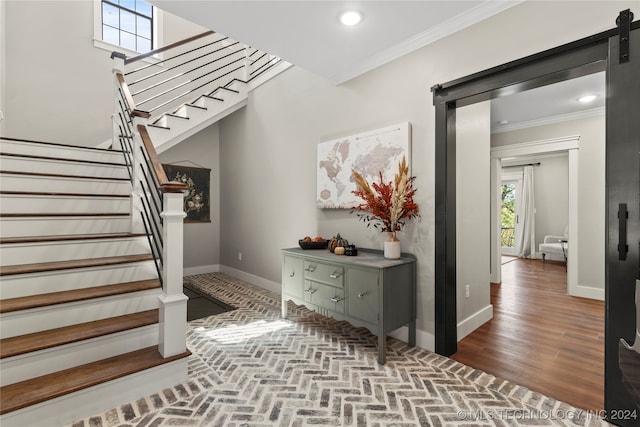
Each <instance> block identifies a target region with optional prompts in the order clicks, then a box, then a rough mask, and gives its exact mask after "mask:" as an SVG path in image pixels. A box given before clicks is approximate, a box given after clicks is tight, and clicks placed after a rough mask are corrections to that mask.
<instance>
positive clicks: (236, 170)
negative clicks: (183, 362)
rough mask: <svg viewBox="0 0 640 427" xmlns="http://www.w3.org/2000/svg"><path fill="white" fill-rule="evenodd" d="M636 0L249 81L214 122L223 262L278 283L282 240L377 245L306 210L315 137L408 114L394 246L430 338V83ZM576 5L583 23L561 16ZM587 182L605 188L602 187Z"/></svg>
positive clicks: (525, 10) (330, 217) (611, 14)
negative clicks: (404, 201)
mask: <svg viewBox="0 0 640 427" xmlns="http://www.w3.org/2000/svg"><path fill="white" fill-rule="evenodd" d="M634 3H635V2H629V1H627V2H609V1H607V2H605V1H598V2H524V3H522V4H520V5H518V6H516V7H514V8H512V9H510V10H508V11H506V12H503V13H502V14H500V15H498V16H495V17H493V18H491V19H489V20H487V21H485V22H481V23H479V24H476V25H474V26H472V27H470V28H467V29H465V30H463V31H461V32H459V33H456V34H454V35H451V36H449V37H446V38H444V39H442V40H440V41H438V42H436V43H434V44H432V45H430V46H427V47H425V48H423V49H420V50H418V51H416V52H414V53H411V54H408V55H406V56H404V57H402V58H399V59H398V60H395V61H393V62H392V63H389V64H387V65H384V66H381V67H379V68H377V69H375V70H373V71H371V72H369V73H366V74H364V75H362V76H360V77H358V78H356V79H353V80H351V81H349V82H346V83H344V84H342V85H340V86H337V87H336V86H332V85H331V84H329V83H328V82H327V81H325V80H323V79H322V78H320V77H318V76H316V75H314V74H312V73H310V72H307V71H305V70H303V69H300V68H296V67H294V68H292V69H290V70H288V71H287V72H285V73H284V74H282V75H280V76H278V77H277V78H275V79H274V80H272V81H270V82H268V83H267V84H266V85H264V86H262V87H260V88H258V89H257V90H256V91H255V92H254V93H253V95H252V97H251V98H250V100H249V105H248V106H247V107H246V108H245V109H244V110H242V111H239V112H237V113H235V114H234V115H233V116H231V117H228V118H226V119H224V120H223V121H222V123H221V125H220V158H221V161H222V163H221V165H220V168H221V174H222V176H221V187H222V192H221V201H220V205H221V222H222V224H223V226H222V229H221V239H222V241H221V247H222V248H224V249H223V250H222V253H221V264H223V265H226V266H229V267H231V268H234V269H237V270H242V271H244V272H246V273H248V274H251V275H254V276H257V277H261V278H264V279H266V280H270V281H273V282H276V283H279V282H280V269H281V254H280V252H279V250H280V248H284V247H292V246H296V244H297V240H298V239H299V238H301V237H303V236H305V235H307V234H308V235H315V234H321V235H323V236H327V237H328V236H332V235H334V234H335V233H338V232H339V233H341V234H342V235H343V236H344V237H346V238H347V239H349V240H350V241H352V242H354V243H355V244H356V245H358V246H361V247H374V248H380V247H381V245H382V240H383V236H382V235H380V234H379V233H376V232H375V231H371V230H369V229H367V228H366V227H365V225H364V224H362V223H359V222H358V221H357V218H356V217H355V216H354V215H352V214H350V213H349V211H347V210H321V209H317V208H316V207H315V203H314V195H315V191H316V188H315V186H316V169H315V161H316V146H317V144H318V143H320V142H322V141H325V140H328V139H332V138H337V137H340V136H344V135H353V134H354V133H358V132H361V131H366V130H370V129H375V128H378V127H382V126H386V125H391V124H394V123H398V122H401V121H410V122H411V123H412V141H413V148H412V151H413V160H412V163H413V169H412V173H413V174H415V175H416V176H417V179H416V182H415V183H416V186H417V188H418V192H417V194H416V199H417V202H418V203H419V204H420V207H421V209H422V219H421V221H418V222H413V223H411V224H410V226H409V227H407V229H406V230H405V231H402V232H401V233H400V239H401V240H402V245H403V248H404V249H403V250H406V251H408V252H412V253H414V254H416V256H417V257H418V261H419V263H418V274H419V281H418V301H417V306H418V329H419V333H418V343H419V345H421V346H425V347H432V343H433V341H432V338H433V335H432V334H433V331H434V321H433V304H434V300H433V298H434V274H433V270H434V264H433V258H434V253H433V248H434V241H433V234H434V217H433V208H434V174H433V170H434V108H433V106H432V98H431V93H430V91H429V88H430V87H431V86H432V85H434V84H436V83H442V82H446V81H449V80H452V79H455V78H457V77H461V76H464V75H467V74H470V73H473V72H477V71H480V70H483V69H486V68H489V67H492V66H496V65H498V64H501V63H504V62H507V61H510V60H514V59H517V58H520V57H523V56H526V55H528V54H533V53H536V52H538V51H541V50H544V49H548V48H552V47H555V46H558V45H560V44H563V43H567V42H570V41H572V40H575V39H578V38H581V37H585V36H588V35H591V34H593V33H597V32H600V31H604V30H607V29H610V28H611V27H613V26H614V21H615V18H616V16H617V15H618V12H619V11H620V10H622V9H625V8H627V7H631V6H632V5H633V4H634ZM576 10H580V25H569V26H568V25H566V22H567V21H566V17H567V16H575V11H576ZM510 29H513V30H514V31H509V30H510ZM505 32H508V37H505ZM585 167H586V166H585ZM593 191H599V192H600V193H601V194H600V196H598V197H604V190H603V189H595V188H594V190H593ZM585 244H587V243H586V242H585ZM238 252H242V253H243V258H242V261H239V260H238V256H237V253H238ZM596 256H597V255H596ZM600 259H603V258H602V257H601V258H600ZM473 314H474V312H466V313H465V312H462V313H460V314H459V316H460V318H467V317H469V316H471V315H473Z"/></svg>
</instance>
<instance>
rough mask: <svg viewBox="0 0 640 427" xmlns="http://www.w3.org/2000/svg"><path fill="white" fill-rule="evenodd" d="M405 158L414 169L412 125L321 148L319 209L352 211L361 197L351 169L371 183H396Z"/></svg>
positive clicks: (333, 143)
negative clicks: (380, 173) (354, 192)
mask: <svg viewBox="0 0 640 427" xmlns="http://www.w3.org/2000/svg"><path fill="white" fill-rule="evenodd" d="M403 156H405V157H406V159H407V163H408V164H409V165H411V123H409V122H405V123H400V124H397V125H394V126H388V127H385V128H381V129H376V130H372V131H369V132H364V133H361V134H358V135H353V136H346V137H343V138H338V139H334V140H331V141H326V142H321V143H320V144H318V178H317V193H316V205H317V206H318V207H319V208H330V209H351V208H352V207H354V206H356V205H357V204H358V203H359V202H358V200H359V199H358V197H356V196H355V195H354V194H353V193H352V191H353V190H355V189H356V184H355V182H354V180H353V175H352V173H351V169H352V168H353V169H355V170H357V171H358V172H359V173H360V174H361V175H362V176H363V177H364V178H365V179H366V180H367V181H368V182H374V181H375V182H378V180H379V177H378V175H379V172H380V171H382V176H383V179H384V181H385V182H389V181H393V179H394V174H395V173H396V171H397V169H398V163H399V162H401V161H402V157H403Z"/></svg>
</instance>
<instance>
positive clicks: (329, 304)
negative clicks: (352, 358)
mask: <svg viewBox="0 0 640 427" xmlns="http://www.w3.org/2000/svg"><path fill="white" fill-rule="evenodd" d="M282 253H283V256H282V317H283V318H286V317H287V301H289V300H291V301H293V302H294V303H296V304H298V305H304V306H306V307H308V308H309V309H311V310H314V311H316V312H318V313H320V314H323V315H325V316H330V317H333V318H335V319H338V320H346V321H347V322H349V323H351V324H352V325H354V326H358V327H365V328H367V329H369V330H370V331H371V332H372V333H373V334H374V335H377V336H378V363H380V364H381V365H383V364H384V363H385V361H386V337H387V333H389V332H391V331H393V330H396V329H398V328H400V327H402V326H405V325H406V326H408V327H409V342H408V344H409V345H410V346H411V347H413V346H415V344H416V308H415V301H416V259H415V257H413V256H411V255H408V254H403V255H402V257H401V258H399V259H386V258H384V257H383V256H382V253H381V252H380V251H374V250H368V249H361V248H358V255H356V256H345V255H335V254H333V253H331V252H329V251H328V250H326V249H301V248H291V249H283V250H282Z"/></svg>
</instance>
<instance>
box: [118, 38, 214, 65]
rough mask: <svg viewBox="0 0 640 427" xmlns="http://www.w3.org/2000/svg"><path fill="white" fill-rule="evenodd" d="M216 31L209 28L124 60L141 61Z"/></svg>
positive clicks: (129, 62)
mask: <svg viewBox="0 0 640 427" xmlns="http://www.w3.org/2000/svg"><path fill="white" fill-rule="evenodd" d="M215 33H216V32H215V31H211V30H209V31H205V32H203V33H200V34H196V35H193V36H191V37H187V38H186V39H183V40H180V41H177V42H175V43H171V44H168V45H166V46H162V47H159V48H157V49H153V50H150V51H149V52H145V53H141V54H140V55H137V56H132V57H131V58H126V59H125V61H124V64H125V65H128V64H131V63H133V62H137V61H141V60H143V59H145V58H149V57H152V56H155V55H158V54H160V53H163V52H167V51H169V50H173V49H175V48H176V47H180V46H183V45H185V44H187V43H190V42H192V41H196V40H198V39H201V38H203V37H206V36H209V35H211V34H215Z"/></svg>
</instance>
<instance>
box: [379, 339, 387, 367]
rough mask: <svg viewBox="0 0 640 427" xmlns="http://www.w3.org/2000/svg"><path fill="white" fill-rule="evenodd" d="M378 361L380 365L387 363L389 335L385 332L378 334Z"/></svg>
mask: <svg viewBox="0 0 640 427" xmlns="http://www.w3.org/2000/svg"><path fill="white" fill-rule="evenodd" d="M378 363H379V364H380V365H384V364H385V363H387V336H386V335H385V334H380V335H378Z"/></svg>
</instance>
